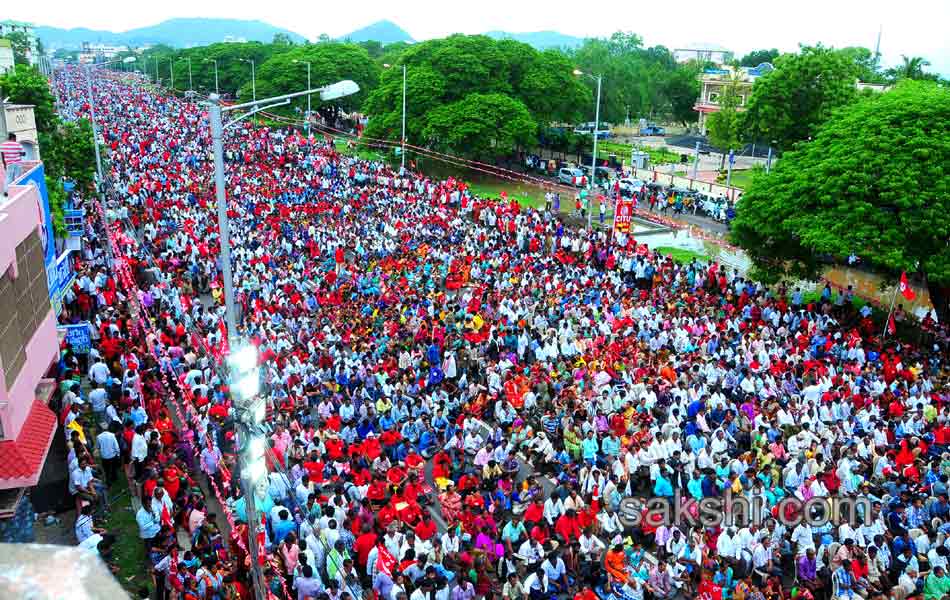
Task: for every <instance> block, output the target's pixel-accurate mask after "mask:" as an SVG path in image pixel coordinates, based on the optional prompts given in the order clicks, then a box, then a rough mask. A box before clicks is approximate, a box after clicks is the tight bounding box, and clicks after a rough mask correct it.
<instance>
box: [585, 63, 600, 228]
mask: <svg viewBox="0 0 950 600" xmlns="http://www.w3.org/2000/svg"><path fill="white" fill-rule="evenodd" d="M602 81H603V76H602V75H598V76H597V107H596V108H595V109H594V156H593V158H591V161H590V162H591V167H590V192H591V194H593V193H594V187H595V186H596V183H597V130H598V129H599V128H600V84H601V82H602ZM593 206H594V201H593V198H591V199H590V200H589V201H588V202H587V229H590V227H591V224H590V219H591V213H592V212H593Z"/></svg>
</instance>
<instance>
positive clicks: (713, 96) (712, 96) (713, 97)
mask: <svg viewBox="0 0 950 600" xmlns="http://www.w3.org/2000/svg"><path fill="white" fill-rule="evenodd" d="M709 101H710V102H712V103H713V104H719V92H709Z"/></svg>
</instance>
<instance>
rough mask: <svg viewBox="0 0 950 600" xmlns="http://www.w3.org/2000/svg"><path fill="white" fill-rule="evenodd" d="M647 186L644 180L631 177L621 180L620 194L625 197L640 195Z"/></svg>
mask: <svg viewBox="0 0 950 600" xmlns="http://www.w3.org/2000/svg"><path fill="white" fill-rule="evenodd" d="M645 185H646V182H645V181H643V180H642V179H633V178H630V177H627V178H624V179H621V180H620V194H621V195H622V196H625V197H630V196H632V195H633V194H636V193H639V192H640V190H642V189H643V186H645Z"/></svg>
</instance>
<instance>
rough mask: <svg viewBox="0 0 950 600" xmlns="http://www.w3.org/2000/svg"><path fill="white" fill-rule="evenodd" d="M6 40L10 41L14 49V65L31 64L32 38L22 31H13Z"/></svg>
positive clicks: (6, 36)
mask: <svg viewBox="0 0 950 600" xmlns="http://www.w3.org/2000/svg"><path fill="white" fill-rule="evenodd" d="M4 38H6V39H8V40H10V45H11V46H12V47H13V64H15V65H29V64H30V58H29V57H30V38H29V37H27V35H26V34H25V33H23V32H22V31H11V32H10V33H8V34H7V35H5V36H4Z"/></svg>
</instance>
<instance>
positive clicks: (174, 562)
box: [168, 548, 178, 579]
mask: <svg viewBox="0 0 950 600" xmlns="http://www.w3.org/2000/svg"><path fill="white" fill-rule="evenodd" d="M176 575H178V548H172V557H171V561H170V562H169V564H168V576H169V578H172V579H174V578H175V576H176Z"/></svg>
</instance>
